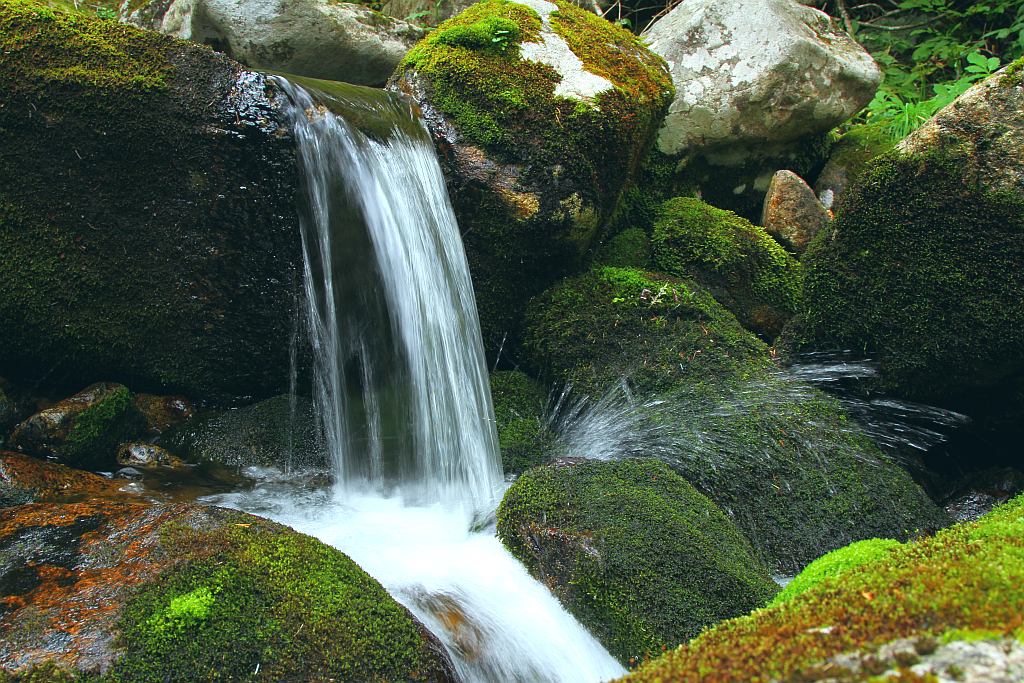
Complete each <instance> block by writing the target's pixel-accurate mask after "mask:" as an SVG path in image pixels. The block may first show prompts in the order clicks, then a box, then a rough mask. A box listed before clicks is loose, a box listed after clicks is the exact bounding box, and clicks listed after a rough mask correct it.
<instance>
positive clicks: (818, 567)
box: [769, 538, 903, 605]
mask: <svg viewBox="0 0 1024 683" xmlns="http://www.w3.org/2000/svg"><path fill="white" fill-rule="evenodd" d="M902 545H903V544H902V543H900V542H899V541H894V540H892V539H888V538H868V539H865V540H863V541H857V542H855V543H851V544H850V545H848V546H844V547H842V548H839V549H838V550H833V551H832V552H830V553H827V554H826V555H823V556H822V557H819V558H818V559H816V560H815V561H814V562H811V563H810V564H809V565H807V566H806V567H805V568H804V570H803V571H802V572H800V574H798V575H797V577H796V578H794V579H793V580H792V581H790V582H789V584H788V585H787V586H786V587H785V588H783V589H782V591H781V592H780V593H779V594H778V595H776V596H775V597H774V598H772V601H771V602H770V603H769V604H770V605H777V604H780V603H783V602H786V601H787V600H792V599H793V598H795V597H796V596H798V595H802V594H804V593H806V592H807V591H809V590H810V589H812V588H814V587H815V586H817V585H818V584H819V583H821V582H822V581H825V580H827V579H832V578H834V577H836V576H840V575H842V574H843V573H845V572H847V571H849V570H851V569H853V568H854V567H860V566H861V565H864V564H867V563H869V562H878V561H881V560H883V559H884V558H885V557H886V556H887V555H888V554H889V551H890V550H892V549H893V548H899V547H900V546H902Z"/></svg>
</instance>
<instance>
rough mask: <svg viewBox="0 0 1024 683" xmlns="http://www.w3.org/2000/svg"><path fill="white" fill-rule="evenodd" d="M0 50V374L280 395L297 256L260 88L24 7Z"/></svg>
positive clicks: (154, 39) (169, 51)
mask: <svg viewBox="0 0 1024 683" xmlns="http://www.w3.org/2000/svg"><path fill="white" fill-rule="evenodd" d="M0 55H3V59H2V60H0V92H3V93H4V95H3V105H4V106H3V107H2V108H0V138H2V139H3V141H4V143H3V145H2V147H0V252H2V253H3V254H4V267H3V268H2V269H0V330H2V337H0V374H4V375H5V376H9V377H10V378H11V379H17V378H18V377H19V376H27V377H30V378H32V379H38V378H39V377H40V376H42V375H44V374H45V375H46V377H47V381H48V382H51V383H58V382H62V381H63V382H64V383H79V384H85V383H87V382H91V381H95V380H96V379H97V378H98V377H106V378H111V379H115V380H118V381H121V382H125V383H128V384H130V385H131V386H133V387H136V388H138V389H140V390H148V389H150V388H162V389H170V390H179V391H183V392H184V393H186V394H188V395H190V396H193V397H196V398H206V399H209V398H216V399H227V398H235V397H248V396H260V395H263V396H266V395H272V394H274V393H276V392H280V391H283V390H286V389H287V386H288V367H289V362H288V345H289V340H290V338H291V332H292V330H291V326H292V322H291V321H292V319H293V317H292V309H293V306H294V304H295V301H296V297H295V292H296V285H297V282H296V279H297V278H299V277H301V266H300V264H301V245H300V239H299V230H298V217H297V213H296V209H295V206H294V200H295V196H296V177H297V176H296V172H295V158H294V150H293V146H292V144H291V142H290V140H289V138H288V135H287V134H286V131H285V130H284V129H283V128H282V126H281V123H280V122H281V121H282V120H283V119H282V117H281V116H280V114H279V112H278V109H277V106H276V104H275V99H274V98H275V97H276V94H275V92H274V91H273V89H272V87H271V84H270V83H269V82H268V81H267V80H266V79H265V78H264V77H263V76H261V75H258V74H254V73H251V72H246V71H243V70H242V69H241V67H240V66H239V65H238V64H236V63H234V62H232V61H230V60H228V59H227V58H225V57H223V56H221V55H218V54H215V53H213V52H211V51H210V50H209V49H207V48H203V47H200V46H197V45H194V44H191V43H185V42H182V41H175V40H173V39H171V38H169V37H167V36H161V35H158V34H154V33H149V32H146V31H141V30H138V29H134V28H130V27H127V26H121V25H118V24H117V23H115V22H112V21H104V20H99V19H89V18H86V17H82V16H76V15H72V14H65V13H62V12H59V11H54V10H50V9H45V8H40V7H38V6H34V5H31V4H29V3H27V2H23V1H22V0H2V1H0Z"/></svg>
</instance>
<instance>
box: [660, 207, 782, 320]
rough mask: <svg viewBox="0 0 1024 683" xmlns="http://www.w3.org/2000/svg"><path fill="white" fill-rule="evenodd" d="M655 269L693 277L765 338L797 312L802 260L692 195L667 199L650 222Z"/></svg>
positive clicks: (743, 221) (741, 220)
mask: <svg viewBox="0 0 1024 683" xmlns="http://www.w3.org/2000/svg"><path fill="white" fill-rule="evenodd" d="M653 243H654V263H655V264H656V266H657V267H658V269H659V270H661V271H664V272H666V273H668V274H670V275H676V276H678V277H686V278H693V279H695V280H696V281H697V282H699V283H700V284H702V285H703V286H705V287H706V288H708V289H709V290H710V291H711V294H712V295H713V296H714V297H715V299H716V300H717V301H719V302H720V303H721V304H722V305H723V306H725V307H726V308H727V309H728V310H729V311H731V312H732V313H733V314H734V315H735V316H736V317H737V319H739V321H740V322H741V323H743V326H744V327H746V328H747V329H749V330H753V331H754V332H757V333H758V334H760V335H762V336H763V337H766V338H768V339H773V338H774V337H775V336H776V335H778V333H779V332H781V331H782V326H783V324H785V322H786V321H787V320H788V319H789V317H790V316H791V315H792V314H793V313H795V312H796V308H797V304H798V302H799V301H800V289H801V285H802V273H801V270H800V264H799V263H798V262H797V261H796V260H795V259H794V258H793V257H792V256H791V255H790V254H789V253H788V252H786V250H785V249H783V248H782V246H781V245H780V244H779V243H778V242H776V241H775V240H774V239H772V237H771V235H769V234H768V233H767V232H765V230H764V228H761V227H758V226H756V225H753V224H751V223H750V222H749V221H748V220H746V219H744V218H741V217H739V216H737V215H736V214H734V213H733V212H731V211H725V210H723V209H717V208H715V207H713V206H711V205H709V204H705V203H704V202H702V201H701V200H699V199H697V198H695V197H677V198H675V199H671V200H669V201H667V202H665V203H664V204H663V205H662V207H661V210H660V211H659V214H658V219H657V221H656V222H655V224H654V238H653Z"/></svg>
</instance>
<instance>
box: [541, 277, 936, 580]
mask: <svg viewBox="0 0 1024 683" xmlns="http://www.w3.org/2000/svg"><path fill="white" fill-rule="evenodd" d="M523 342H524V343H523V348H524V353H525V354H526V357H527V359H528V360H529V363H530V367H531V368H532V369H533V370H534V371H535V372H536V373H537V374H538V376H540V377H543V378H545V379H547V380H549V381H552V382H570V383H571V384H572V386H573V389H574V392H578V394H579V395H582V396H589V397H592V398H596V397H600V396H603V395H604V394H605V392H606V391H608V390H609V389H610V388H612V387H613V386H615V385H616V384H617V383H618V382H619V381H620V379H621V378H623V377H625V378H627V379H628V380H629V382H630V384H631V385H632V388H633V390H634V393H635V395H636V396H638V397H639V399H638V400H639V402H640V403H641V404H644V405H646V403H645V402H649V401H653V402H654V403H656V404H658V406H657V407H648V408H642V410H645V411H647V412H648V413H649V415H646V416H644V419H646V420H648V421H650V422H652V423H653V424H656V425H660V426H659V430H660V431H662V432H663V433H666V434H667V436H666V437H665V440H666V441H667V442H668V443H667V444H662V449H661V452H662V454H663V455H661V456H659V457H663V458H664V459H665V460H666V462H668V463H669V464H670V465H671V466H672V467H673V468H674V469H675V470H676V471H677V472H679V473H680V474H681V475H682V476H683V477H684V478H685V479H686V480H687V481H689V482H690V483H692V484H693V485H694V486H696V487H697V489H698V490H700V491H702V492H703V493H705V494H706V495H708V496H709V497H710V498H711V499H712V500H714V501H715V503H717V504H718V505H719V506H720V507H721V508H722V509H723V510H727V511H728V512H729V514H730V515H731V516H732V518H733V521H734V522H735V523H736V524H737V526H739V527H740V529H742V530H743V532H744V533H745V534H746V535H747V537H748V538H749V539H750V540H751V542H752V543H753V545H754V547H755V549H756V550H757V551H758V552H759V553H760V554H761V556H762V557H763V558H764V559H765V561H766V562H768V564H769V566H771V567H772V568H773V569H775V570H781V571H794V570H799V569H800V568H802V567H803V566H804V565H806V564H807V563H809V562H810V561H812V560H814V559H815V558H817V557H819V556H821V555H822V554H824V553H826V552H828V551H829V550H833V549H835V548H838V547H841V546H843V545H846V544H847V543H850V542H852V541H856V540H860V539H863V538H871V537H873V536H890V537H894V538H899V539H905V538H908V537H910V536H912V535H914V534H915V533H916V532H917V531H918V530H929V529H935V528H938V527H941V526H943V525H944V524H945V523H946V521H947V520H946V517H945V515H944V514H943V513H942V512H941V511H940V510H939V509H938V508H937V507H936V506H935V505H934V504H933V503H931V502H930V501H929V500H928V498H927V496H926V495H925V494H924V492H923V491H922V490H921V489H920V488H919V487H918V486H917V485H916V484H914V482H913V481H912V480H911V479H910V477H909V475H907V474H906V473H905V472H904V471H903V470H901V469H900V468H899V467H897V466H895V465H893V464H892V463H890V462H889V461H887V460H886V459H885V457H884V456H883V455H882V453H881V452H879V450H878V449H877V447H876V446H875V445H874V444H873V443H872V442H871V440H870V438H868V437H867V436H866V435H865V434H864V433H863V432H862V431H861V430H860V428H859V427H858V426H857V425H856V423H854V422H853V421H851V420H850V419H849V418H848V417H847V416H846V414H845V413H844V412H843V410H842V408H841V407H840V406H839V405H838V403H837V402H836V401H834V400H833V399H831V398H829V397H827V396H826V395H825V394H823V393H821V392H819V391H816V390H814V389H812V388H810V387H808V386H807V385H804V384H802V383H801V382H799V381H798V380H794V379H792V378H789V377H786V376H784V375H781V374H778V373H776V372H775V371H774V364H773V362H772V360H771V357H770V355H769V352H768V348H767V347H766V346H765V344H764V343H763V342H761V341H759V340H758V339H757V338H756V337H755V336H754V335H752V334H751V333H750V332H748V331H746V330H745V329H743V327H742V326H740V324H739V323H738V322H737V320H736V318H735V317H733V316H732V315H731V314H730V313H728V312H727V311H725V310H724V309H723V308H722V307H721V306H719V305H718V304H717V303H716V302H715V300H714V299H713V298H712V297H711V296H710V295H709V294H708V293H707V291H706V290H704V289H703V288H702V287H700V286H699V285H697V284H696V283H693V282H692V281H685V280H679V279H676V278H671V277H668V276H666V275H661V274H657V273H650V272H645V271H641V270H637V269H631V268H612V267H603V268H595V269H594V270H592V271H591V272H589V273H587V274H584V275H582V276H578V277H576V278H572V279H569V280H566V281H565V282H563V283H561V284H559V285H557V286H555V287H553V288H552V289H550V290H549V291H548V292H545V293H544V294H543V295H542V296H540V297H538V299H537V300H535V301H534V303H533V304H532V305H531V306H530V308H529V310H528V313H527V324H526V330H525V332H524V337H523ZM578 455H584V456H585V455H586V454H585V453H581V454H578ZM840 520H841V521H840Z"/></svg>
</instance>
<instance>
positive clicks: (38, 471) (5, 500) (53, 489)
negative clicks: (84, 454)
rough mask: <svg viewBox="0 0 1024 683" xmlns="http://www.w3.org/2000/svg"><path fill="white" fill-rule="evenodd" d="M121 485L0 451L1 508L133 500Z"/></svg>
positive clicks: (80, 471) (70, 469)
mask: <svg viewBox="0 0 1024 683" xmlns="http://www.w3.org/2000/svg"><path fill="white" fill-rule="evenodd" d="M123 486H124V482H123V481H122V482H116V481H111V480H110V479H106V478H104V477H101V476H99V475H98V474H93V473H91V472H83V471H82V470H76V469H72V468H70V467H65V466H64V465H59V464H57V463H55V462H48V461H46V460H40V459H38V458H30V457H28V456H27V455H22V454H20V453H11V452H9V451H0V507H7V506H10V505H22V504H24V503H30V502H51V503H56V502H61V503H70V502H77V501H83V500H89V499H91V498H108V499H109V498H121V499H131V498H134V496H133V495H132V494H131V493H130V492H126V491H122V490H121V489H122V487H123Z"/></svg>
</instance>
